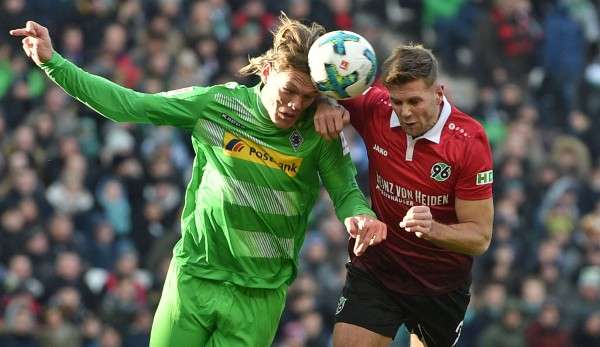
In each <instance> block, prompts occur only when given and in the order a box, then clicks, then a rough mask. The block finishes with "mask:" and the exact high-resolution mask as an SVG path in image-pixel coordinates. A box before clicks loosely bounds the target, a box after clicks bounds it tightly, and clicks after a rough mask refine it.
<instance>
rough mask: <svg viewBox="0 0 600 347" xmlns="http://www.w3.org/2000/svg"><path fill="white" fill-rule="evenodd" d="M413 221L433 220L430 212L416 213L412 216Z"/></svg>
mask: <svg viewBox="0 0 600 347" xmlns="http://www.w3.org/2000/svg"><path fill="white" fill-rule="evenodd" d="M411 218H412V219H419V220H428V219H431V213H429V212H415V213H413V214H412V215H411Z"/></svg>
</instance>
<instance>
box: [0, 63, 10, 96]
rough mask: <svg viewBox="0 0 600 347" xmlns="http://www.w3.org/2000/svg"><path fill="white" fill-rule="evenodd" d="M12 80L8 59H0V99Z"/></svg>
mask: <svg viewBox="0 0 600 347" xmlns="http://www.w3.org/2000/svg"><path fill="white" fill-rule="evenodd" d="M12 80H13V72H12V70H11V67H10V61H8V60H2V61H0V99H2V98H3V97H4V95H6V92H7V91H8V88H9V87H10V85H11V83H12Z"/></svg>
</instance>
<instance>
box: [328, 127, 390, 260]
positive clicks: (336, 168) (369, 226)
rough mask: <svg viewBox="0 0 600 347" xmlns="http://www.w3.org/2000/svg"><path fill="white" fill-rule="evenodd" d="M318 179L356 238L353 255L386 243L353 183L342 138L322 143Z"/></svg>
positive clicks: (381, 225) (351, 166)
mask: <svg viewBox="0 0 600 347" xmlns="http://www.w3.org/2000/svg"><path fill="white" fill-rule="evenodd" d="M342 143H344V145H343V146H344V147H342ZM344 148H345V149H344ZM319 175H320V176H321V180H322V181H323V185H324V186H325V189H327V192H328V193H329V196H330V197H331V200H332V201H333V205H334V207H335V213H336V215H337V217H338V219H339V220H340V221H343V222H344V224H345V226H346V228H347V230H348V232H349V233H350V236H352V237H355V238H356V243H355V247H354V252H355V254H356V255H361V254H362V253H364V251H365V250H366V248H367V247H368V246H372V245H375V244H378V243H380V242H381V241H383V240H385V239H386V237H387V228H386V225H385V223H382V222H380V221H378V220H377V219H376V217H375V213H374V212H373V211H372V210H371V208H370V207H369V204H368V202H367V200H366V198H365V196H364V195H363V193H362V192H361V191H360V188H359V187H358V184H357V183H356V178H355V176H356V167H355V166H354V164H353V163H352V159H351V158H350V154H349V153H348V150H347V144H345V139H344V137H343V134H342V136H341V138H338V139H336V140H334V141H332V142H327V143H324V145H323V148H322V150H321V156H320V158H319Z"/></svg>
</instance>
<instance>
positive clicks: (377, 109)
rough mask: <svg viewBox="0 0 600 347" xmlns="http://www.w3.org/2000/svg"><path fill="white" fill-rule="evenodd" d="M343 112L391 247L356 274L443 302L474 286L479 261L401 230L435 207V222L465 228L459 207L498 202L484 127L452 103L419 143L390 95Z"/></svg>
mask: <svg viewBox="0 0 600 347" xmlns="http://www.w3.org/2000/svg"><path fill="white" fill-rule="evenodd" d="M343 105H344V106H345V107H346V108H347V109H348V111H350V115H351V121H352V125H353V126H354V128H355V129H356V130H357V131H358V133H359V134H360V135H361V136H362V138H363V140H364V143H365V146H366V148H367V153H368V157H369V187H370V190H371V200H372V205H373V210H374V211H375V213H377V216H378V217H379V219H380V220H381V221H383V222H385V223H386V224H387V227H388V234H387V239H386V240H385V241H383V242H382V243H381V244H379V245H378V246H374V247H369V248H367V251H366V252H365V253H364V254H363V255H362V256H360V257H357V256H355V255H354V253H353V252H352V249H353V247H354V239H352V240H351V241H350V244H349V246H348V247H349V248H348V249H349V253H350V259H351V262H352V264H353V266H356V267H358V268H359V269H361V270H364V271H368V272H369V273H370V274H372V275H373V276H375V277H376V278H377V279H379V280H380V281H381V283H382V284H383V285H384V286H385V287H387V288H388V289H389V290H391V291H393V292H396V293H401V294H426V295H431V294H441V293H445V292H448V291H451V290H453V289H456V288H459V287H461V286H465V285H468V284H469V283H470V278H471V265H472V262H473V258H472V257H471V256H468V255H464V254H460V253H456V252H452V251H449V250H446V249H443V248H441V247H438V246H436V245H434V244H433V243H431V242H430V241H427V240H424V239H420V238H418V237H416V236H415V234H414V233H410V232H406V231H405V230H404V229H402V228H400V226H399V225H398V223H400V222H401V221H402V219H403V218H404V215H405V214H406V212H407V211H408V209H409V208H411V207H412V206H418V205H427V206H429V208H430V209H431V214H432V215H433V218H434V220H435V221H437V222H439V223H443V224H456V223H458V220H457V217H456V212H455V209H454V199H455V198H458V199H462V200H483V199H488V198H490V197H492V184H491V183H492V181H493V171H492V156H491V151H490V146H489V143H488V140H487V136H486V135H485V132H484V130H483V127H482V126H481V124H479V123H478V122H477V121H476V120H474V119H473V118H471V117H470V116H468V115H467V114H465V113H463V112H461V111H459V110H458V109H456V108H455V107H454V106H452V105H451V104H450V103H449V102H448V100H447V99H446V98H445V97H444V99H443V105H442V107H441V111H440V116H439V119H438V121H437V123H436V124H435V125H434V126H433V128H431V129H430V130H429V131H427V132H426V133H425V134H423V135H422V136H419V137H417V138H412V137H411V136H409V135H407V134H406V133H405V132H404V130H403V129H402V128H401V127H400V121H399V119H398V116H397V115H396V113H395V112H394V111H393V109H392V106H391V104H390V100H389V94H388V92H387V90H385V89H383V88H379V87H373V88H371V89H369V90H368V91H367V92H366V93H365V94H363V95H362V96H360V97H357V98H354V99H352V100H348V101H344V102H343Z"/></svg>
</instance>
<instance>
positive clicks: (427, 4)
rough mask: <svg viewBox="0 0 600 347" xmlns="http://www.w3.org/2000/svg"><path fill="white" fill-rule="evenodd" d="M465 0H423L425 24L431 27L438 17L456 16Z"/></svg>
mask: <svg viewBox="0 0 600 347" xmlns="http://www.w3.org/2000/svg"><path fill="white" fill-rule="evenodd" d="M464 2H465V0H444V1H440V0H425V1H424V2H423V25H425V26H427V27H431V26H432V25H434V24H435V21H436V20H437V19H438V18H440V17H441V18H448V17H454V16H456V15H457V14H458V11H459V10H460V8H461V7H462V5H463V3H464Z"/></svg>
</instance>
